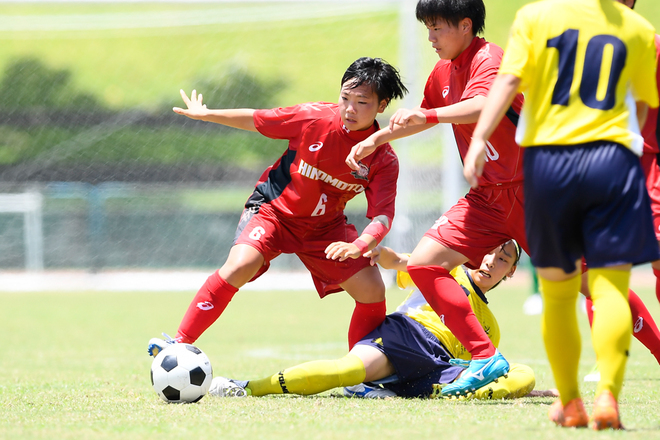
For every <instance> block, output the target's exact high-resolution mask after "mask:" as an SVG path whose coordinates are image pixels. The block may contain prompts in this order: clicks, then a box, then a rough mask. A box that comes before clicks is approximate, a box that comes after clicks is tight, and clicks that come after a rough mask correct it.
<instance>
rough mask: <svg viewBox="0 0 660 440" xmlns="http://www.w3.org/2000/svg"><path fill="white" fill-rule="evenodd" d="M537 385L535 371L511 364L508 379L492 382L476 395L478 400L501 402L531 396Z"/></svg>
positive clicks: (521, 365) (524, 366)
mask: <svg viewBox="0 0 660 440" xmlns="http://www.w3.org/2000/svg"><path fill="white" fill-rule="evenodd" d="M534 385H536V379H535V378H534V371H533V370H532V369H531V368H530V367H528V366H527V365H523V364H510V365H509V372H508V373H507V377H500V378H499V379H497V382H491V383H489V384H488V385H486V386H483V387H481V388H479V389H478V390H477V391H476V392H475V393H474V397H475V398H476V399H484V400H499V399H517V398H518V397H523V396H526V395H527V394H529V393H530V392H531V391H532V390H533V389H534Z"/></svg>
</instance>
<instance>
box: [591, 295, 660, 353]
mask: <svg viewBox="0 0 660 440" xmlns="http://www.w3.org/2000/svg"><path fill="white" fill-rule="evenodd" d="M628 302H629V303H630V312H631V313H632V320H633V336H634V337H636V338H637V340H638V341H639V342H641V343H642V344H644V346H645V347H646V348H648V349H649V351H650V352H651V354H653V356H655V359H656V360H657V361H658V363H659V364H660V331H658V326H657V325H655V321H653V317H651V314H650V313H649V311H648V309H647V308H646V306H645V305H644V303H643V302H642V299H641V298H640V297H639V296H637V294H636V293H635V292H633V291H632V290H628ZM592 307H593V302H592V301H591V298H587V303H586V308H587V316H588V317H589V325H590V326H591V323H592V322H593V320H594V311H593V308H592Z"/></svg>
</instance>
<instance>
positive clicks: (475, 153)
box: [463, 138, 486, 189]
mask: <svg viewBox="0 0 660 440" xmlns="http://www.w3.org/2000/svg"><path fill="white" fill-rule="evenodd" d="M485 164H486V142H485V141H483V140H479V139H475V138H472V142H470V148H469V149H468V152H467V154H466V155H465V159H464V160H463V176H464V177H465V180H466V181H467V183H468V184H469V185H470V186H471V187H472V188H475V189H476V188H477V187H478V186H479V178H480V177H481V175H482V174H483V172H484V165H485Z"/></svg>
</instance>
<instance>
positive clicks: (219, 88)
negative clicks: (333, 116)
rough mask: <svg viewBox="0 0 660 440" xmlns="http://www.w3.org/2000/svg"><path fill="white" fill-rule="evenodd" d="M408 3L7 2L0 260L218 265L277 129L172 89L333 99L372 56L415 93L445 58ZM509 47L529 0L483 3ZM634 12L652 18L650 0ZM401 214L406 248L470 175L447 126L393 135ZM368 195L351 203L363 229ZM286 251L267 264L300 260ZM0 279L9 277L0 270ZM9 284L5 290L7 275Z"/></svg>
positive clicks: (399, 236) (89, 265) (254, 102)
mask: <svg viewBox="0 0 660 440" xmlns="http://www.w3.org/2000/svg"><path fill="white" fill-rule="evenodd" d="M416 3H417V2H416V0H373V1H371V0H360V1H355V0H354V1H349V0H346V1H341V0H334V1H313V0H308V1H206V2H181V1H179V2H175V1H161V2H158V1H151V2H138V1H132V2H128V1H127V2H124V1H114V2H93V1H78V2H75V3H74V2H62V1H48V2H32V1H16V2H0V272H5V273H23V272H25V273H30V274H35V273H37V274H38V273H43V272H44V271H82V272H84V273H103V272H104V271H135V270H163V271H172V270H200V271H209V270H213V269H215V268H217V267H219V266H220V265H221V264H222V263H223V262H224V260H225V257H226V255H227V252H228V249H229V247H230V246H231V243H232V240H233V237H234V231H235V228H236V224H237V222H238V218H239V216H240V212H241V210H242V207H243V204H244V202H245V200H246V199H247V197H248V196H249V195H250V193H251V191H252V188H253V186H254V183H255V182H256V180H257V178H258V177H259V175H260V174H261V172H262V171H263V170H264V168H265V167H267V166H268V165H270V164H272V163H273V161H275V160H276V159H277V158H278V157H279V156H280V155H281V154H282V153H283V152H284V150H285V149H286V146H287V145H286V142H285V141H278V140H270V139H267V138H265V137H263V136H261V135H259V134H257V133H250V132H241V131H239V130H234V129H230V128H224V127H221V126H218V125H215V124H210V123H204V122H196V121H191V120H188V119H187V118H185V117H183V116H178V115H176V114H174V113H173V112H172V107H173V106H180V105H182V102H181V98H180V96H179V89H183V90H185V91H186V92H188V93H189V92H190V91H191V90H192V89H196V90H197V91H198V92H201V93H203V95H204V100H205V103H206V104H207V105H208V106H209V107H212V108H232V107H251V108H270V107H280V106H288V105H293V104H297V103H301V102H307V101H330V102H336V101H337V97H338V92H339V87H340V79H341V76H342V75H343V73H344V71H345V69H346V68H347V67H348V65H350V64H351V63H352V62H353V61H354V60H355V59H357V58H359V57H362V56H370V57H381V58H384V59H385V60H387V61H388V62H390V63H392V64H393V65H395V66H397V67H398V68H399V69H400V71H401V74H402V77H403V79H404V82H405V84H406V85H407V87H408V88H409V90H410V94H409V95H408V96H407V97H406V99H405V100H404V101H401V102H397V101H395V102H393V103H392V104H391V105H390V107H389V108H388V109H387V110H386V113H385V114H383V115H380V116H379V121H380V123H381V125H384V124H387V121H388V119H389V116H390V115H391V114H392V112H393V111H394V110H396V109H397V108H399V107H415V106H418V105H419V103H420V102H421V96H422V91H423V85H424V83H425V80H426V77H427V75H428V73H429V72H430V70H431V69H432V67H433V65H434V64H435V62H436V61H437V56H436V54H435V53H434V51H433V49H432V48H431V46H430V43H428V41H427V40H426V32H425V31H426V29H425V27H424V26H423V25H422V24H421V23H418V22H417V21H416V20H415V17H414V8H415V5H416ZM485 3H486V7H487V20H486V33H485V37H486V38H487V39H488V40H490V41H493V42H495V43H497V44H499V45H501V46H504V45H505V44H506V38H507V34H508V30H509V26H510V24H511V22H512V20H513V17H514V15H515V11H516V10H517V9H518V8H519V7H520V6H521V5H523V4H525V3H528V2H525V1H520V0H509V1H506V2H504V1H496V0H486V1H485ZM636 10H637V11H638V12H639V13H641V14H642V15H644V16H645V17H646V18H647V19H649V20H650V21H651V22H652V23H653V24H654V25H655V26H656V27H658V26H660V6H658V2H655V1H651V0H640V1H639V2H638V6H637V8H636ZM393 146H394V148H395V150H396V151H397V154H398V155H399V157H400V161H401V175H400V180H399V196H398V198H397V216H396V218H395V221H394V225H393V229H392V232H391V233H390V234H389V235H388V237H387V238H386V240H385V243H386V244H387V245H389V246H392V247H394V248H396V249H397V250H401V251H411V250H412V249H413V247H414V245H415V244H416V242H417V241H418V240H419V238H420V237H421V236H422V235H423V233H424V232H425V231H426V230H427V229H428V228H429V227H430V226H431V225H432V224H433V222H434V220H435V219H436V218H437V217H439V216H440V215H441V214H442V212H443V211H444V209H446V208H448V207H449V206H451V205H452V204H453V203H454V202H455V201H456V199H457V198H458V197H460V196H462V195H463V194H464V193H465V191H466V190H467V187H466V185H465V183H464V181H463V178H462V172H461V164H460V161H459V158H458V153H457V151H456V148H455V144H454V141H453V136H452V134H451V131H450V129H449V128H448V127H446V126H438V127H436V128H434V129H432V130H429V131H427V132H425V133H423V134H420V135H417V136H415V137H413V138H409V139H405V140H400V141H397V142H395V143H393ZM365 211H366V201H365V199H364V196H358V197H357V198H356V200H354V201H352V202H351V203H350V205H349V207H348V210H347V212H348V216H349V221H351V222H353V223H354V224H355V225H356V226H357V228H358V230H360V229H361V228H363V227H364V226H365V225H366V223H367V219H366V218H365V217H364V215H365ZM301 268H302V266H301V265H300V263H299V262H298V261H297V259H296V258H295V257H290V256H282V257H280V258H278V259H277V260H275V261H274V262H273V269H271V270H275V271H277V270H282V271H290V270H299V269H301ZM5 279H6V278H5ZM0 289H1V286H0Z"/></svg>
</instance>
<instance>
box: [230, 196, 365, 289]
mask: <svg viewBox="0 0 660 440" xmlns="http://www.w3.org/2000/svg"><path fill="white" fill-rule="evenodd" d="M356 238H358V233H357V230H356V229H355V226H353V225H351V224H349V223H346V217H344V216H339V217H337V218H336V219H335V220H334V221H332V222H330V223H326V224H319V222H318V221H317V220H312V221H310V220H307V219H290V218H284V217H282V216H281V215H278V214H277V213H276V212H275V211H274V210H273V208H272V206H271V205H270V204H268V203H264V204H262V205H261V206H259V208H258V210H257V209H254V208H252V209H250V208H246V209H245V210H244V211H243V215H242V216H241V221H240V222H239V224H238V229H237V231H236V239H235V240H234V244H247V245H249V246H252V247H253V248H255V249H256V250H258V251H259V253H261V255H263V257H264V259H265V261H264V265H263V267H262V268H261V269H260V270H259V272H257V274H256V275H255V276H254V277H253V278H252V280H255V279H257V278H259V276H261V275H262V274H263V273H264V272H266V271H267V270H268V267H269V266H270V261H271V260H272V259H274V258H275V257H277V256H278V255H280V254H296V255H297V256H298V258H300V261H302V262H303V264H304V265H305V267H307V269H308V270H309V271H310V272H311V274H312V279H313V280H314V286H315V287H316V290H317V292H318V293H319V296H320V297H321V298H323V297H324V296H326V295H328V294H330V293H335V292H341V291H342V290H344V289H342V288H341V287H340V286H339V284H341V283H343V282H344V281H346V280H348V279H349V278H350V277H352V276H353V275H355V274H356V273H358V272H359V271H361V270H362V269H364V268H365V267H369V266H370V264H369V262H370V260H369V258H364V257H360V258H358V259H356V260H354V259H352V258H349V259H347V260H345V261H343V262H340V261H336V260H329V259H327V258H326V257H325V249H326V248H327V247H328V245H329V244H330V243H333V242H335V241H345V242H348V243H350V242H352V241H353V240H355V239H356Z"/></svg>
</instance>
